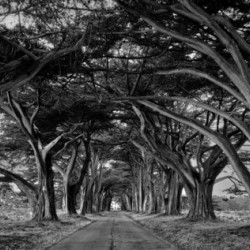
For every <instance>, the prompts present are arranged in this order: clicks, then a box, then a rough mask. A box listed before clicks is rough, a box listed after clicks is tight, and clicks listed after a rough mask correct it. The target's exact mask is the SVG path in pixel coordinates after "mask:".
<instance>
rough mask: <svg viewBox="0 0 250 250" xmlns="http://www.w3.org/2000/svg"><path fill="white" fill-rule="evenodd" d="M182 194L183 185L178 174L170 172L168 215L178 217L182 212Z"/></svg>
mask: <svg viewBox="0 0 250 250" xmlns="http://www.w3.org/2000/svg"><path fill="white" fill-rule="evenodd" d="M181 194H182V183H181V180H180V177H179V175H178V173H177V172H176V171H174V170H172V169H171V170H170V171H169V185H168V200H167V211H166V213H167V214H168V215H177V214H180V212H181Z"/></svg>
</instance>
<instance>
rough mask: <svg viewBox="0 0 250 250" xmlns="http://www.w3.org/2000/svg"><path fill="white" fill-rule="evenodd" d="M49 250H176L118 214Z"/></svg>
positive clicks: (81, 231) (99, 221)
mask: <svg viewBox="0 0 250 250" xmlns="http://www.w3.org/2000/svg"><path fill="white" fill-rule="evenodd" d="M49 249H50V250H59V249H60V250H65V249H67V250H81V249H83V250H144V249H145V250H149V249H152V250H158V249H167V250H176V249H177V248H175V247H173V246H172V245H171V244H170V243H167V242H165V241H163V240H161V239H159V238H157V237H155V236H154V235H153V234H151V233H150V232H149V231H147V230H145V229H144V228H142V227H141V226H140V225H138V224H136V223H135V222H134V221H132V220H131V219H130V218H128V217H127V216H126V215H125V214H124V213H122V212H111V213H108V214H105V216H103V217H99V219H98V220H97V221H96V222H94V223H92V224H91V225H89V226H87V227H86V228H84V229H82V230H80V231H78V232H77V233H74V234H73V235H71V236H70V237H68V238H67V239H65V240H63V241H61V242H60V243H59V244H57V245H55V246H52V247H51V248H49Z"/></svg>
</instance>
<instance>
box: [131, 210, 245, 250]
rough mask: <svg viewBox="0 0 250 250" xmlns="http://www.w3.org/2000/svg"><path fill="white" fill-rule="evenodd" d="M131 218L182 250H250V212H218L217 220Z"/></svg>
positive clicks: (143, 215) (148, 216)
mask: <svg viewBox="0 0 250 250" xmlns="http://www.w3.org/2000/svg"><path fill="white" fill-rule="evenodd" d="M129 216H131V217H132V218H134V219H135V220H136V221H138V222H139V223H140V224H141V225H143V226H145V227H147V228H148V229H149V230H150V231H152V232H154V233H155V234H157V235H159V236H161V237H162V238H164V239H166V240H168V241H170V242H172V243H173V244H175V245H176V246H179V247H180V249H183V250H191V249H192V250H222V249H223V250H242V249H250V212H249V211H237V212H236V211H227V212H226V211H225V212H217V216H218V219H217V220H216V221H190V220H189V221H188V220H186V219H185V214H183V215H180V216H162V215H145V214H135V213H130V214H129Z"/></svg>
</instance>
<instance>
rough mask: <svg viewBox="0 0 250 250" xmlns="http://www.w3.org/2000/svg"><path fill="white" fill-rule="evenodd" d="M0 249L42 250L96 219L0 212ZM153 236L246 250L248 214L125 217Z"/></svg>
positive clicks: (191, 245)
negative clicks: (33, 217) (191, 218)
mask: <svg viewBox="0 0 250 250" xmlns="http://www.w3.org/2000/svg"><path fill="white" fill-rule="evenodd" d="M0 214H1V216H0V249H5V250H10V249H13V250H14V249H15V250H17V249H36V250H38V249H45V248H46V247H49V246H51V245H53V244H55V243H56V242H58V241H60V240H61V239H63V238H66V237H67V236H68V235H70V234H72V233H73V232H75V231H77V230H79V229H80V228H82V227H84V226H86V225H88V224H89V223H91V220H94V219H97V217H98V216H97V215H87V217H80V216H75V217H71V218H69V217H67V216H66V215H65V214H63V213H62V212H61V211H59V217H60V222H56V223H52V222H42V223H37V222H33V221H30V219H29V214H28V212H27V210H21V209H19V210H17V211H12V212H10V211H8V212H6V211H0ZM127 215H128V216H130V217H132V218H133V219H134V220H136V221H138V223H140V224H141V225H143V226H144V227H147V228H149V229H150V230H151V231H153V232H154V233H155V234H157V235H159V236H161V237H162V238H165V239H166V240H168V241H170V242H172V243H173V244H174V245H176V246H179V247H180V249H188V250H191V249H192V250H198V249H200V250H201V249H202V250H208V249H209V250H222V249H223V250H226V249H228V250H229V249H230V250H242V249H250V212H249V211H237V212H229V211H228V212H218V213H217V216H218V217H219V219H218V220H216V221H200V222H197V221H196V222H195V221H193V222H190V221H187V220H185V214H183V215H180V216H162V215H147V214H137V213H127Z"/></svg>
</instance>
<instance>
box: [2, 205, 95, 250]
mask: <svg viewBox="0 0 250 250" xmlns="http://www.w3.org/2000/svg"><path fill="white" fill-rule="evenodd" d="M1 212H2V213H1V216H0V249H4V250H12V249H13V250H18V249H20V250H21V249H34V250H39V249H46V248H47V247H49V246H51V245H53V244H55V243H57V242H59V241H60V240H62V239H64V238H66V237H67V236H69V235H71V234H72V233H74V232H76V231H77V230H79V229H80V228H83V227H84V226H86V225H88V224H90V223H91V221H90V220H89V219H87V218H85V217H81V216H74V217H68V216H66V215H65V214H63V213H59V218H60V221H58V222H49V221H44V222H35V221H31V220H30V218H29V214H28V213H27V210H26V211H25V210H20V209H19V210H18V211H9V212H6V211H1Z"/></svg>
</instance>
